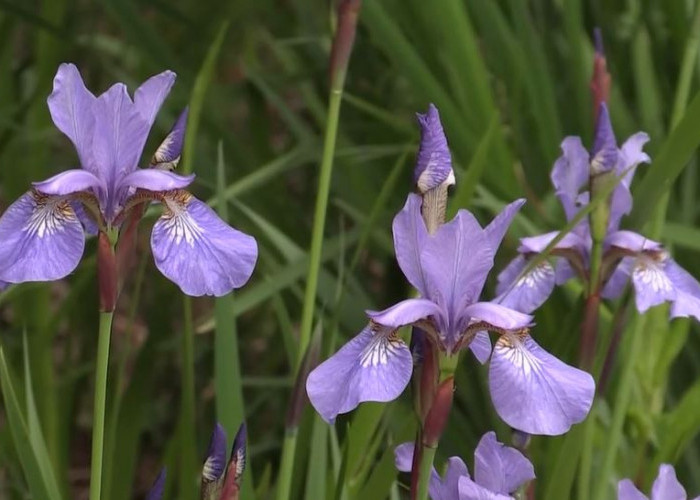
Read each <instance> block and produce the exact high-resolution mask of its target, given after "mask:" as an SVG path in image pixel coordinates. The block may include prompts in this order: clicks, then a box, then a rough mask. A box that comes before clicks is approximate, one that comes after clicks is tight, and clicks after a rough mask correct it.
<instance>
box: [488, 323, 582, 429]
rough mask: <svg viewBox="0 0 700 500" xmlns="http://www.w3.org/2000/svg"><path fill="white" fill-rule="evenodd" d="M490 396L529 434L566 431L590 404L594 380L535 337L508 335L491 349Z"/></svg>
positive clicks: (506, 417)
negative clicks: (535, 339)
mask: <svg viewBox="0 0 700 500" xmlns="http://www.w3.org/2000/svg"><path fill="white" fill-rule="evenodd" d="M489 387H490V389H491V399H492V400H493V404H494V406H495V407H496V411H497V412H498V414H499V416H500V417H501V418H502V419H503V420H504V421H505V422H506V423H507V424H508V425H510V426H511V427H515V428H516V429H519V430H521V431H525V432H527V433H529V434H544V435H550V436H554V435H558V434H563V433H565V432H566V431H568V430H569V428H570V427H571V426H572V425H573V424H576V423H578V422H581V421H582V420H583V419H584V418H586V415H588V412H589V411H590V409H591V404H592V403H593V395H594V393H595V383H594V382H593V377H591V376H590V375H589V374H588V373H586V372H584V371H581V370H579V369H577V368H574V367H572V366H569V365H567V364H565V363H563V362H561V361H559V360H558V359H557V358H555V357H554V356H552V355H551V354H549V353H548V352H546V351H545V350H544V349H542V348H541V347H540V346H539V345H537V343H536V342H535V341H534V340H533V339H532V338H531V337H530V336H525V337H524V338H519V337H517V336H515V335H503V336H501V338H500V339H498V342H496V346H495V348H494V350H493V354H492V355H491V367H490V370H489Z"/></svg>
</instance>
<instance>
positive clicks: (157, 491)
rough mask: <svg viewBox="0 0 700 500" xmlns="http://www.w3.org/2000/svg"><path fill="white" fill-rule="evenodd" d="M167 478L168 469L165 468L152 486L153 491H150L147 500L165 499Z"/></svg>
mask: <svg viewBox="0 0 700 500" xmlns="http://www.w3.org/2000/svg"><path fill="white" fill-rule="evenodd" d="M165 476H166V469H165V467H163V468H162V469H161V470H160V474H158V477H157V478H156V480H155V481H154V482H153V486H151V489H150V490H148V494H147V495H146V500H161V498H162V497H163V490H164V489H165Z"/></svg>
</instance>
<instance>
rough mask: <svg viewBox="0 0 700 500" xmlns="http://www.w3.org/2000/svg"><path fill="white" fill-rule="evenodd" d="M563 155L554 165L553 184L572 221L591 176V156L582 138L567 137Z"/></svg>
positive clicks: (562, 146) (563, 144) (562, 148)
mask: <svg viewBox="0 0 700 500" xmlns="http://www.w3.org/2000/svg"><path fill="white" fill-rule="evenodd" d="M561 150H562V155H561V156H560V157H559V159H558V160H557V161H556V162H555V163H554V168H553V169H552V183H553V184H554V187H555V190H556V194H557V196H558V197H559V201H560V202H561V204H562V206H563V207H564V212H565V213H566V218H567V219H571V218H572V217H573V216H574V215H575V214H576V212H577V211H578V210H577V207H576V199H577V198H578V193H579V191H580V190H581V188H582V187H584V186H585V185H586V184H587V183H588V178H589V175H590V166H589V156H588V151H586V148H584V147H583V144H582V143H581V138H580V137H573V136H572V137H567V138H566V139H564V141H563V142H562V143H561Z"/></svg>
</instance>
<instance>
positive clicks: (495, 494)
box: [394, 432, 535, 500]
mask: <svg viewBox="0 0 700 500" xmlns="http://www.w3.org/2000/svg"><path fill="white" fill-rule="evenodd" d="M413 448H414V445H413V443H404V444H402V445H399V446H397V447H396V450H395V451H394V458H395V463H396V468H397V469H398V470H400V471H401V472H410V471H411V467H412V463H413ZM534 478H535V470H534V469H533V467H532V464H531V463H530V461H529V460H528V459H527V458H526V457H525V456H524V455H523V454H522V453H520V452H519V451H518V450H516V449H515V448H510V447H508V446H505V445H503V444H502V443H500V442H499V441H498V440H497V439H496V433H495V432H487V433H486V434H484V436H483V437H482V438H481V440H480V441H479V444H478V445H477V447H476V451H475V452H474V478H473V479H472V478H471V477H470V476H469V471H468V470H467V466H466V465H465V464H464V462H463V461H462V459H461V458H459V457H451V458H450V459H448V461H447V471H446V472H445V476H444V477H440V475H439V474H438V473H437V471H436V470H435V468H433V470H432V472H431V475H430V483H429V485H428V494H429V495H430V498H431V499H432V500H507V499H512V498H513V497H512V496H511V494H512V493H514V492H515V491H516V490H517V489H518V488H520V487H521V486H522V485H523V484H525V483H527V482H528V481H531V480H532V479H534Z"/></svg>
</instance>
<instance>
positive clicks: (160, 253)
mask: <svg viewBox="0 0 700 500" xmlns="http://www.w3.org/2000/svg"><path fill="white" fill-rule="evenodd" d="M161 173H162V172H161ZM163 202H164V203H165V205H166V207H165V211H164V214H163V216H162V217H161V218H160V219H158V221H157V222H156V223H155V225H154V226H153V233H152V234H151V248H152V250H153V257H154V259H155V262H156V266H157V267H158V269H159V270H160V272H161V273H163V274H164V275H165V276H166V277H167V278H168V279H170V280H172V281H174V282H175V283H176V284H177V285H178V286H179V287H180V289H181V290H182V291H183V292H184V293H186V294H187V295H192V296H195V297H198V296H201V295H215V296H222V295H225V294H227V293H229V292H230V291H231V290H232V289H234V288H239V287H241V286H243V285H244V284H245V283H246V282H247V281H248V279H249V278H250V276H251V274H252V273H253V268H254V267H255V261H256V260H257V257H258V246H257V243H256V242H255V239H254V238H253V237H251V236H248V235H247V234H244V233H242V232H240V231H238V230H236V229H233V228H232V227H231V226H229V225H228V224H226V223H225V222H224V221H222V220H221V219H220V218H219V216H218V215H216V212H214V211H213V210H212V209H211V208H210V207H209V206H207V204H206V203H204V202H202V201H200V200H198V199H196V198H194V197H193V196H192V195H191V194H189V193H187V192H185V191H180V192H178V193H177V194H175V195H173V196H168V197H165V198H164V199H163Z"/></svg>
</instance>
